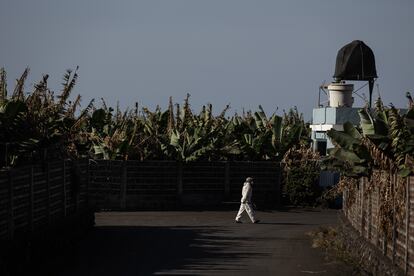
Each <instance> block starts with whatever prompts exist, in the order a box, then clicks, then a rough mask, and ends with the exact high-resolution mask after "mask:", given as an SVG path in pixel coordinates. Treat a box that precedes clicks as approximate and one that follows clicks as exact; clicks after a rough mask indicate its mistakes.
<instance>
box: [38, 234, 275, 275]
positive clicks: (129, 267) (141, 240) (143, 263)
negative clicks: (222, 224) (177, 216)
mask: <svg viewBox="0 0 414 276" xmlns="http://www.w3.org/2000/svg"><path fill="white" fill-rule="evenodd" d="M225 232H226V231H225V230H222V229H218V228H216V227H202V228H201V227H130V226H128V227H119V226H111V227H96V228H95V229H94V230H93V231H92V232H90V233H89V235H87V236H86V237H84V239H83V240H81V241H80V242H79V243H78V245H77V246H75V247H74V248H73V250H72V252H71V253H70V254H65V255H63V256H58V257H56V256H55V257H54V259H55V260H53V259H51V260H50V261H54V262H55V263H60V264H61V265H60V269H59V270H60V271H61V272H60V273H56V271H55V273H54V274H52V273H50V272H51V271H46V270H43V271H40V272H42V273H43V275H62V276H69V275H88V276H93V275H100V276H110V275H111V276H112V275H114V276H115V275H116V276H122V275H125V276H126V275H128V276H129V275H161V274H168V275H183V274H190V275H199V274H202V272H203V271H204V272H205V271H209V273H210V272H211V271H220V272H224V271H226V270H231V271H233V272H234V271H238V270H243V268H244V267H243V265H240V263H243V259H247V258H249V259H251V258H255V257H257V258H260V257H263V256H266V255H268V254H265V253H260V252H256V253H255V252H253V253H252V252H251V251H249V253H246V250H244V249H243V247H244V245H243V241H245V239H243V240H242V238H234V237H232V238H230V237H225V236H223V235H224V234H225ZM56 258H60V262H56ZM62 258H64V261H63V260H62ZM235 263H237V265H236V264H235ZM48 265H49V266H48ZM45 266H46V267H50V264H48V263H45ZM43 268H45V267H43Z"/></svg>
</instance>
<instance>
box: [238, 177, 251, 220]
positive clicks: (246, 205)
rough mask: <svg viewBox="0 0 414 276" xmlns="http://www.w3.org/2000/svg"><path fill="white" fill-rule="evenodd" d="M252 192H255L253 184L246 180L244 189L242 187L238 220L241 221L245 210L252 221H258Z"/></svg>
mask: <svg viewBox="0 0 414 276" xmlns="http://www.w3.org/2000/svg"><path fill="white" fill-rule="evenodd" d="M252 192H253V188H252V184H251V183H250V182H247V181H246V182H244V184H243V189H242V198H241V204H240V209H239V212H238V213H237V216H236V221H240V218H241V216H242V214H243V212H244V211H246V212H247V214H248V215H249V217H250V220H251V221H252V222H255V221H256V218H255V217H254V210H253V206H252Z"/></svg>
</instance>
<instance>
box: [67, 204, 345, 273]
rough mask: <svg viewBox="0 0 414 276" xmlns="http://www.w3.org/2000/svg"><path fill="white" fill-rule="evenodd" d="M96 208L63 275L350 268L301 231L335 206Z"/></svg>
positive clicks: (328, 216)
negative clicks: (249, 212)
mask: <svg viewBox="0 0 414 276" xmlns="http://www.w3.org/2000/svg"><path fill="white" fill-rule="evenodd" d="M235 213H236V212H235V211H232V212H229V211H204V212H130V213H117V212H111V213H98V214H97V215H96V224H97V227H96V228H95V230H94V231H92V232H91V233H90V234H89V236H87V237H85V239H84V240H83V241H81V242H80V243H79V245H78V246H77V248H76V250H75V251H76V254H75V257H74V258H73V260H72V261H71V262H70V264H67V265H65V266H64V267H62V270H64V271H65V272H64V273H63V275H65V276H68V275H91V276H92V275H97V276H98V275H99V276H109V275H114V276H123V275H125V276H132V275H134V276H135V275H239V276H240V275H254V276H260V275H289V276H290V275H350V269H349V268H347V267H345V266H344V265H343V264H339V263H334V262H328V261H326V260H325V258H324V254H323V252H322V251H321V250H318V249H313V248H311V244H310V239H309V238H308V237H307V235H306V233H307V232H308V231H311V230H313V229H316V228H317V227H318V226H320V225H329V224H335V223H336V222H337V216H338V211H334V210H322V211H319V210H312V209H309V210H290V211H286V212H282V211H271V212H258V213H257V216H258V218H260V219H261V221H262V223H260V224H251V223H250V222H248V221H247V217H246V218H245V219H244V221H245V223H243V224H235V223H233V219H234V216H235Z"/></svg>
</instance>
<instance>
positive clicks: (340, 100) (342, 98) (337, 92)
mask: <svg viewBox="0 0 414 276" xmlns="http://www.w3.org/2000/svg"><path fill="white" fill-rule="evenodd" d="M328 90H329V106H331V107H352V104H353V103H354V98H353V97H352V91H354V85H353V84H348V83H335V82H333V83H331V84H330V85H328Z"/></svg>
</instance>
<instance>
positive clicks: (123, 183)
mask: <svg viewBox="0 0 414 276" xmlns="http://www.w3.org/2000/svg"><path fill="white" fill-rule="evenodd" d="M126 190H127V166H126V161H124V162H122V169H121V191H120V192H121V195H120V196H121V200H120V201H121V206H120V207H121V210H124V209H125V208H126Z"/></svg>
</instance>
